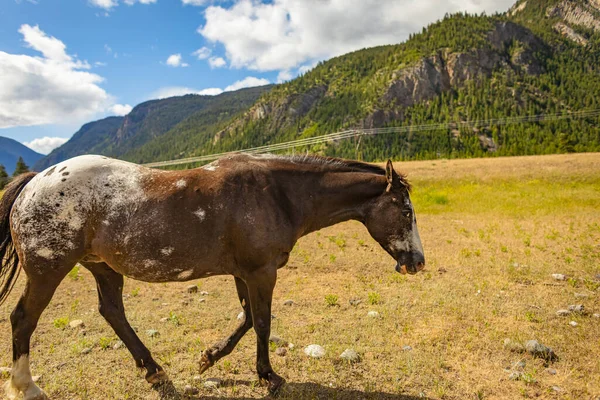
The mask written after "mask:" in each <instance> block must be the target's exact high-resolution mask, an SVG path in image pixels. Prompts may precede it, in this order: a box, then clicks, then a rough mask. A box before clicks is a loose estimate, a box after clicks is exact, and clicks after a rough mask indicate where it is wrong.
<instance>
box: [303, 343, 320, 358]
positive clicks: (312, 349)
mask: <svg viewBox="0 0 600 400" xmlns="http://www.w3.org/2000/svg"><path fill="white" fill-rule="evenodd" d="M304 354H306V355H307V356H309V357H312V358H321V357H323V356H324V355H325V349H324V348H323V347H321V346H319V345H318V344H311V345H308V346H306V347H305V348H304Z"/></svg>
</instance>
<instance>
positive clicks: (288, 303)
mask: <svg viewBox="0 0 600 400" xmlns="http://www.w3.org/2000/svg"><path fill="white" fill-rule="evenodd" d="M294 304H296V303H294V300H286V301H284V302H283V305H284V306H293V305H294Z"/></svg>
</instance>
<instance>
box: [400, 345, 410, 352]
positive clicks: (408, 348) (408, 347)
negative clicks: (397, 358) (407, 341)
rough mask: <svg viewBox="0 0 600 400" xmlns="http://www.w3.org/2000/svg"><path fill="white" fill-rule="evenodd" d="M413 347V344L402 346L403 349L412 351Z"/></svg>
mask: <svg viewBox="0 0 600 400" xmlns="http://www.w3.org/2000/svg"><path fill="white" fill-rule="evenodd" d="M411 350H412V347H411V346H402V351H411Z"/></svg>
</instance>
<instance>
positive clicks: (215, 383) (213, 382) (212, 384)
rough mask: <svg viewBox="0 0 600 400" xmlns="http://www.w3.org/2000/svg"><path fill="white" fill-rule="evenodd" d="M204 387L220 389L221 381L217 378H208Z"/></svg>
mask: <svg viewBox="0 0 600 400" xmlns="http://www.w3.org/2000/svg"><path fill="white" fill-rule="evenodd" d="M204 387H205V388H207V389H217V388H219V387H221V380H220V379H219V378H208V379H207V380H206V381H204Z"/></svg>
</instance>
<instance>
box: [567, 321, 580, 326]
mask: <svg viewBox="0 0 600 400" xmlns="http://www.w3.org/2000/svg"><path fill="white" fill-rule="evenodd" d="M569 325H571V326H573V327H575V326H577V325H579V324H578V323H577V322H575V321H571V322H569Z"/></svg>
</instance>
